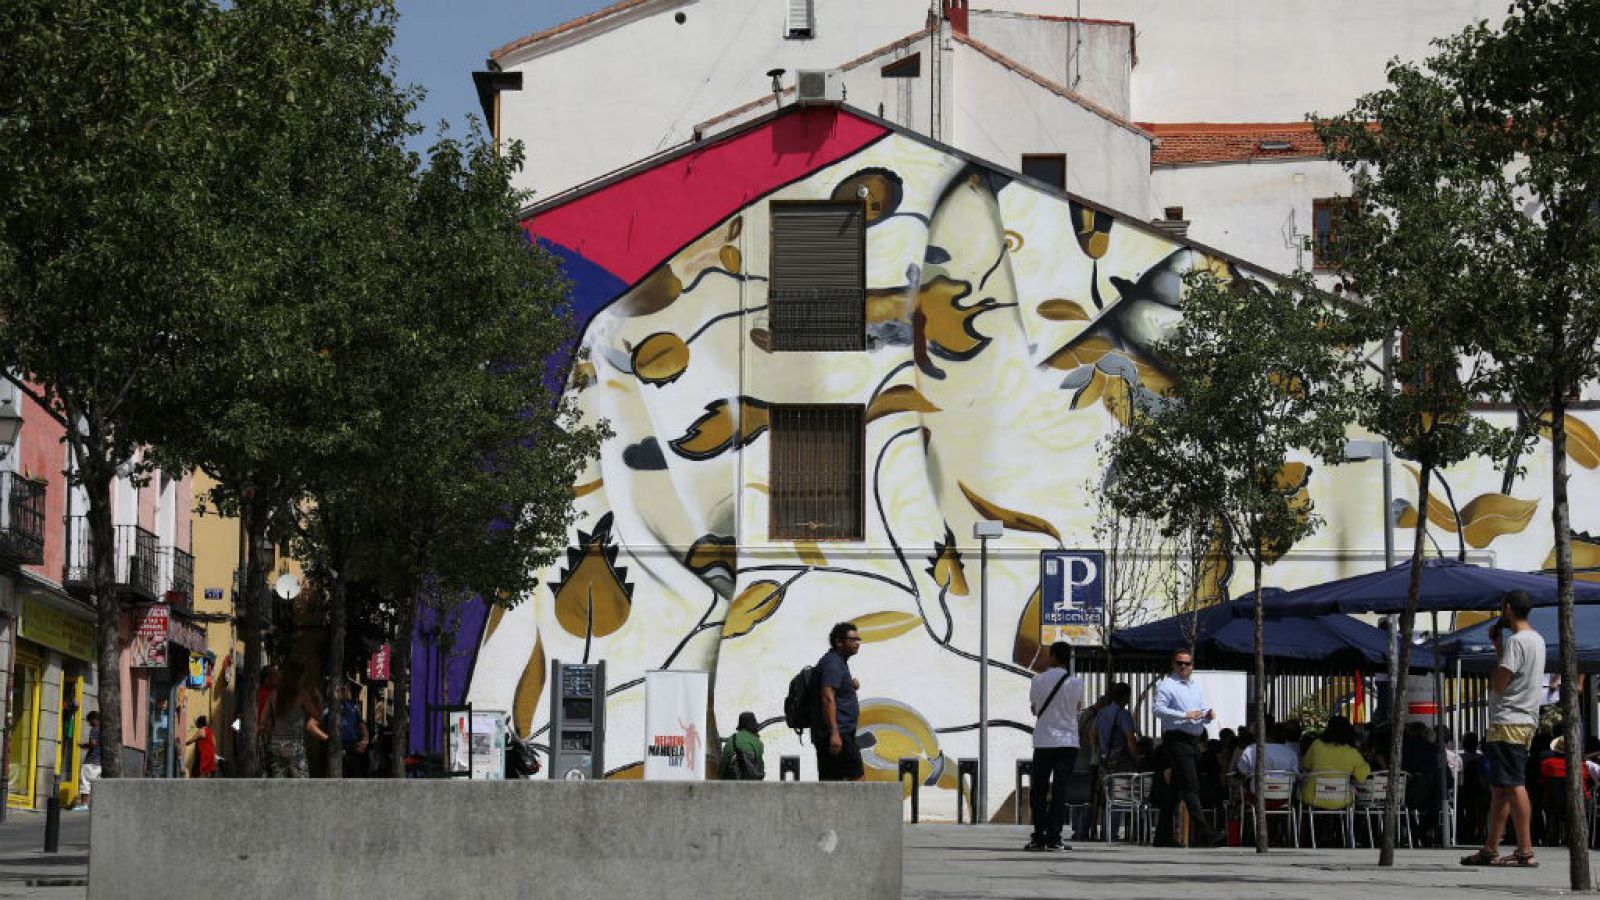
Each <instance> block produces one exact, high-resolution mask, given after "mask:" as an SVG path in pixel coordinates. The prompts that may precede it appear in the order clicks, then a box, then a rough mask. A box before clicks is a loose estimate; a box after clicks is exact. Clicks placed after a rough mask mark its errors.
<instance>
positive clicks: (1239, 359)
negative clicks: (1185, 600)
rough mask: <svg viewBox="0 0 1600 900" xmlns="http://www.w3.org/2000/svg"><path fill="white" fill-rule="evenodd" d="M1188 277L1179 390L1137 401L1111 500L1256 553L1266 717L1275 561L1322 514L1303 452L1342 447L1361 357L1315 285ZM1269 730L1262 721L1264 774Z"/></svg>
mask: <svg viewBox="0 0 1600 900" xmlns="http://www.w3.org/2000/svg"><path fill="white" fill-rule="evenodd" d="M1185 281H1186V285H1185V287H1186V290H1185V292H1184V295H1183V300H1182V313H1183V317H1182V320H1181V321H1180V322H1179V324H1178V325H1177V326H1176V327H1175V328H1174V329H1173V331H1172V333H1170V334H1169V335H1168V336H1167V337H1166V338H1165V339H1164V340H1163V341H1161V342H1160V344H1159V345H1158V347H1157V349H1156V356H1157V359H1158V361H1159V362H1160V363H1161V365H1162V366H1163V367H1164V368H1165V369H1166V370H1167V371H1168V373H1170V374H1171V375H1172V377H1173V386H1172V387H1171V388H1170V390H1169V391H1168V393H1167V394H1166V396H1165V397H1163V398H1161V399H1160V400H1159V401H1157V402H1152V403H1149V404H1147V405H1146V406H1145V407H1144V408H1142V409H1139V410H1136V418H1137V419H1138V420H1139V421H1138V425H1137V427H1133V428H1130V429H1128V430H1126V431H1124V432H1121V433H1120V434H1118V435H1116V436H1115V437H1114V438H1113V439H1112V442H1111V451H1110V465H1111V468H1112V470H1113V471H1114V472H1115V475H1116V477H1115V479H1114V480H1113V481H1112V483H1111V485H1110V487H1109V490H1108V492H1107V493H1108V500H1109V502H1111V503H1112V504H1113V505H1115V506H1117V507H1118V508H1120V509H1122V510H1124V511H1125V512H1126V513H1127V514H1129V515H1142V516H1146V517H1149V518H1151V519H1155V520H1157V521H1159V522H1162V523H1163V529H1164V531H1165V533H1167V534H1168V536H1170V537H1180V536H1182V535H1183V534H1184V532H1185V531H1189V532H1190V533H1191V534H1192V532H1193V529H1194V528H1195V527H1196V523H1203V522H1214V523H1220V538H1221V542H1222V548H1221V549H1222V551H1223V553H1224V554H1226V555H1231V556H1242V557H1244V558H1246V559H1248V560H1249V561H1250V564H1251V567H1252V571H1253V574H1254V576H1255V629H1256V633H1255V680H1254V685H1253V687H1252V696H1251V708H1252V715H1253V717H1254V719H1255V721H1256V722H1257V723H1259V724H1264V723H1265V722H1266V704H1265V692H1266V664H1265V660H1264V657H1263V653H1262V628H1263V611H1262V605H1261V587H1262V574H1263V569H1264V568H1265V567H1266V566H1267V565H1269V564H1271V563H1272V562H1274V561H1276V560H1277V559H1278V558H1279V557H1281V556H1282V555H1283V553H1285V552H1286V551H1287V550H1288V549H1289V547H1290V546H1291V545H1293V544H1294V543H1295V542H1296V541H1299V540H1302V539H1304V538H1305V537H1307V536H1309V535H1311V534H1312V533H1313V532H1314V531H1315V530H1316V528H1317V527H1318V525H1319V524H1320V519H1319V518H1318V516H1317V515H1316V513H1315V512H1314V510H1313V509H1312V504H1311V501H1310V497H1309V494H1307V493H1306V492H1305V491H1304V490H1303V488H1304V481H1305V478H1306V477H1309V472H1308V470H1307V469H1306V468H1305V467H1304V464H1303V463H1298V462H1296V461H1295V460H1294V458H1293V457H1295V456H1296V455H1299V454H1310V455H1311V456H1313V457H1317V458H1321V459H1338V458H1340V457H1341V455H1342V451H1343V444H1344V432H1345V426H1346V424H1347V422H1348V406H1349V404H1348V399H1347V388H1346V381H1347V379H1348V377H1349V373H1348V368H1349V367H1348V364H1347V362H1346V358H1345V355H1344V354H1343V353H1341V352H1340V350H1339V349H1338V348H1337V347H1336V346H1335V345H1334V342H1333V341H1332V340H1331V339H1330V338H1331V334H1330V326H1329V322H1330V318H1331V317H1332V312H1333V311H1332V310H1331V309H1330V308H1329V306H1328V304H1327V302H1326V301H1325V300H1324V299H1323V298H1322V297H1321V296H1320V295H1318V294H1317V293H1316V292H1315V291H1314V290H1312V288H1311V285H1310V284H1309V282H1308V281H1306V280H1303V279H1301V280H1294V281H1290V282H1287V283H1284V284H1281V285H1269V284H1264V283H1261V282H1256V281H1252V280H1248V279H1246V278H1244V277H1243V276H1236V277H1235V278H1233V279H1232V281H1231V282H1228V283H1224V282H1221V281H1218V280H1217V279H1216V278H1215V277H1214V276H1212V275H1210V274H1199V275H1190V276H1188V277H1187V278H1186V279H1185ZM1264 731H1265V729H1264V728H1258V729H1257V732H1258V733H1257V737H1256V760H1257V766H1256V777H1258V778H1259V777H1260V774H1261V761H1262V760H1264V759H1265V757H1266V750H1265V746H1264V745H1265V734H1264ZM1256 793H1257V799H1256V813H1257V817H1258V821H1262V822H1264V821H1265V817H1264V813H1265V809H1264V801H1263V800H1262V799H1261V796H1260V792H1259V791H1257V792H1256ZM1256 850H1257V852H1260V853H1265V852H1266V851H1267V835H1266V829H1265V828H1258V829H1257V834H1256Z"/></svg>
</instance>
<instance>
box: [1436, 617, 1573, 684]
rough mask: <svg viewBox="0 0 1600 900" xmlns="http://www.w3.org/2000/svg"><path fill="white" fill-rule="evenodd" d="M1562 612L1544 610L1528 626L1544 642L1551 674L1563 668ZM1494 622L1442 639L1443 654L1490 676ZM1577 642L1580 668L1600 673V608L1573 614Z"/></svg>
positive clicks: (1453, 633) (1459, 631) (1484, 623)
mask: <svg viewBox="0 0 1600 900" xmlns="http://www.w3.org/2000/svg"><path fill="white" fill-rule="evenodd" d="M1559 614H1560V610H1559V609H1557V608H1555V607H1548V606H1547V607H1541V608H1539V609H1536V610H1534V611H1533V614H1532V615H1530V616H1528V624H1529V625H1532V626H1533V630H1534V631H1537V632H1539V636H1540V637H1542V638H1544V647H1545V650H1544V667H1545V671H1547V672H1555V671H1558V670H1559V669H1560V668H1561V629H1560V628H1559V627H1558V626H1557V622H1556V617H1557V616H1558V615H1559ZM1493 624H1494V620H1493V619H1489V620H1487V621H1484V622H1479V623H1478V624H1476V625H1468V626H1467V627H1466V628H1462V629H1459V630H1457V631H1452V632H1451V633H1449V634H1447V635H1445V636H1444V637H1441V638H1439V654H1440V655H1441V656H1443V657H1444V658H1445V659H1447V660H1455V661H1457V662H1459V663H1461V668H1463V669H1465V670H1467V671H1469V672H1487V671H1488V670H1489V669H1491V668H1493V667H1494V662H1495V656H1494V645H1493V644H1492V643H1490V641H1489V628H1490V626H1492V625H1493ZM1572 624H1573V626H1574V627H1573V640H1574V641H1575V642H1576V643H1577V650H1578V668H1579V669H1580V670H1582V671H1585V672H1600V606H1578V607H1574V608H1573V610H1572Z"/></svg>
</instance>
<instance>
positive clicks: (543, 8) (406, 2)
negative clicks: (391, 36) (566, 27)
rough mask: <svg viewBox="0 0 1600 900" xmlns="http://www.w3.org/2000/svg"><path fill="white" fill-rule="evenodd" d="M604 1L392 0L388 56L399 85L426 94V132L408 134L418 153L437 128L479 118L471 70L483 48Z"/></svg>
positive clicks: (455, 127) (420, 115)
mask: <svg viewBox="0 0 1600 900" xmlns="http://www.w3.org/2000/svg"><path fill="white" fill-rule="evenodd" d="M609 2H610V0H397V2H396V6H397V7H398V8H399V10H400V23H399V28H398V30H397V33H396V35H395V43H394V56H395V64H396V69H397V71H398V72H399V76H400V81H401V82H402V83H410V84H417V85H421V86H422V87H423V88H425V89H426V90H427V92H428V96H427V98H426V99H425V100H424V101H423V103H422V107H421V108H420V109H419V110H418V111H417V121H419V122H421V123H422V124H423V125H424V126H425V127H426V129H427V130H426V131H425V132H424V134H423V135H421V136H419V137H417V138H414V139H413V140H412V142H411V146H412V149H414V150H417V151H419V152H420V151H422V150H425V149H426V148H427V146H428V145H429V144H431V143H432V142H433V140H434V138H435V137H437V135H438V133H439V131H438V126H439V122H440V120H441V119H442V120H445V121H447V122H448V123H449V125H450V130H451V133H452V134H457V135H460V134H464V133H465V132H466V126H467V116H468V115H469V114H471V115H476V116H478V117H479V118H482V113H481V112H480V111H479V109H478V96H477V94H476V93H474V92H473V89H472V73H473V71H475V70H478V69H482V68H483V67H484V66H483V62H484V60H485V59H487V58H488V56H489V51H490V50H493V49H494V48H496V47H498V46H500V45H501V44H505V43H509V42H511V41H513V40H516V39H517V38H519V37H522V36H523V35H525V34H529V33H531V32H534V31H539V30H540V29H543V28H548V27H550V26H551V25H555V24H558V23H560V22H565V21H567V20H568V19H573V18H576V17H578V16H581V15H584V14H586V13H591V12H594V11H595V10H597V9H599V8H601V7H602V6H606V5H607V4H608V3H609Z"/></svg>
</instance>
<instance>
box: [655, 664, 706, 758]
mask: <svg viewBox="0 0 1600 900" xmlns="http://www.w3.org/2000/svg"><path fill="white" fill-rule="evenodd" d="M710 686H711V678H710V676H709V674H708V673H706V672H673V671H665V670H662V671H654V672H646V673H644V723H645V724H644V780H645V781H704V780H705V777H706V773H705V763H706V700H707V697H708V694H709V690H710Z"/></svg>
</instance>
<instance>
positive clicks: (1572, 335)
mask: <svg viewBox="0 0 1600 900" xmlns="http://www.w3.org/2000/svg"><path fill="white" fill-rule="evenodd" d="M1438 47H1439V52H1438V54H1437V55H1436V56H1434V57H1433V58H1432V59H1430V60H1428V62H1427V64H1426V66H1422V67H1417V66H1403V65H1397V64H1395V65H1391V66H1390V68H1389V73H1388V81H1389V86H1388V87H1387V88H1386V89H1385V90H1382V91H1379V92H1376V93H1374V94H1372V95H1369V96H1367V97H1364V98H1362V99H1361V100H1360V101H1359V102H1358V104H1357V106H1356V108H1355V109H1354V110H1352V112H1351V113H1350V114H1348V115H1346V116H1344V117H1341V119H1339V120H1337V121H1335V122H1334V123H1331V124H1330V125H1329V126H1327V127H1325V128H1324V129H1323V136H1324V138H1325V139H1326V140H1329V141H1330V147H1332V148H1334V155H1335V157H1336V158H1338V159H1340V161H1341V162H1343V163H1344V164H1345V166H1346V168H1347V169H1349V170H1350V171H1351V172H1352V175H1353V178H1354V180H1355V182H1356V195H1357V197H1358V199H1360V201H1361V203H1362V209H1361V213H1360V214H1359V215H1357V216H1355V217H1353V218H1352V220H1351V221H1350V222H1349V223H1348V225H1349V226H1350V227H1352V228H1353V229H1354V234H1355V239H1354V240H1351V241H1343V240H1342V241H1341V246H1342V247H1343V248H1344V249H1343V252H1342V254H1341V258H1342V261H1343V263H1344V266H1345V268H1346V271H1347V272H1348V273H1349V275H1348V277H1350V279H1351V281H1352V284H1353V286H1354V287H1355V288H1356V289H1357V291H1358V292H1359V293H1362V294H1363V295H1365V296H1367V297H1368V298H1369V300H1370V304H1371V306H1372V307H1374V310H1375V319H1376V320H1377V323H1378V324H1379V325H1381V326H1383V327H1386V328H1389V329H1391V330H1389V331H1388V332H1387V333H1389V334H1393V333H1400V334H1403V335H1405V337H1406V341H1407V352H1405V353H1402V354H1401V364H1400V368H1399V370H1398V371H1397V372H1396V380H1397V381H1398V382H1399V383H1400V384H1401V385H1402V386H1403V388H1404V389H1403V390H1402V391H1401V392H1400V393H1399V394H1398V395H1396V397H1394V398H1393V399H1391V400H1389V401H1386V402H1382V403H1379V402H1377V401H1379V399H1380V398H1377V397H1372V398H1369V399H1371V400H1372V401H1374V402H1373V403H1369V404H1368V406H1369V408H1370V409H1373V410H1375V411H1376V412H1375V415H1381V416H1382V417H1383V418H1384V419H1386V421H1385V422H1382V423H1376V424H1374V423H1369V425H1370V426H1371V427H1373V428H1374V430H1377V431H1380V432H1381V433H1386V434H1390V435H1391V436H1392V437H1393V439H1394V440H1395V443H1396V444H1397V446H1402V445H1403V444H1404V442H1405V441H1406V440H1409V441H1410V442H1411V443H1412V446H1411V447H1410V449H1409V450H1408V451H1404V452H1407V453H1408V455H1411V456H1412V457H1413V458H1414V459H1417V460H1418V462H1419V463H1420V464H1422V466H1423V472H1424V476H1423V479H1424V481H1423V485H1424V487H1423V503H1424V504H1425V503H1426V502H1427V481H1426V478H1427V475H1426V473H1428V472H1429V471H1430V469H1437V468H1439V467H1442V466H1444V465H1448V464H1450V463H1451V462H1454V461H1456V460H1459V459H1463V458H1465V457H1466V456H1468V455H1471V454H1473V453H1487V454H1490V455H1493V456H1495V457H1498V458H1502V459H1506V460H1509V461H1508V462H1507V463H1506V484H1507V489H1509V486H1510V485H1511V484H1512V482H1513V481H1514V479H1515V477H1516V474H1517V469H1516V462H1515V460H1516V459H1517V458H1518V454H1519V452H1520V450H1521V449H1522V443H1523V439H1525V438H1526V437H1528V436H1529V433H1530V432H1533V431H1537V430H1539V428H1540V426H1541V425H1542V426H1543V429H1544V430H1545V431H1546V433H1547V434H1548V435H1549V436H1550V438H1551V450H1552V462H1553V465H1552V485H1551V495H1552V501H1553V502H1552V518H1553V524H1554V530H1555V545H1556V553H1555V556H1556V561H1557V566H1556V569H1557V576H1556V577H1557V581H1558V593H1559V597H1560V604H1561V609H1560V620H1561V624H1560V628H1561V642H1562V647H1561V650H1562V652H1561V662H1562V671H1563V673H1564V676H1565V677H1564V678H1563V682H1564V683H1563V696H1562V704H1563V709H1564V710H1565V712H1566V716H1565V721H1566V728H1567V743H1568V746H1569V747H1570V748H1571V749H1570V750H1569V759H1568V765H1569V766H1572V767H1574V769H1573V771H1576V768H1575V767H1576V766H1578V765H1581V748H1580V747H1578V744H1579V743H1581V737H1580V735H1579V733H1578V729H1579V716H1578V699H1577V695H1576V693H1575V692H1574V691H1572V690H1571V689H1570V687H1571V686H1575V685H1576V684H1577V677H1578V676H1577V661H1576V654H1575V653H1574V652H1573V651H1574V647H1573V623H1572V557H1571V519H1570V513H1569V504H1568V497H1567V460H1566V457H1567V453H1566V439H1567V435H1566V430H1567V424H1568V423H1567V415H1566V410H1567V407H1568V404H1569V402H1570V400H1571V398H1574V397H1576V396H1578V392H1579V390H1580V389H1581V387H1582V386H1583V385H1584V384H1585V383H1587V382H1590V381H1592V380H1593V379H1594V378H1595V377H1597V376H1600V304H1597V303H1596V302H1595V299H1594V295H1593V289H1592V285H1593V284H1594V283H1595V280H1596V277H1597V276H1600V222H1597V221H1596V212H1597V210H1600V149H1597V148H1596V147H1595V145H1594V142H1593V134H1594V133H1595V130H1596V128H1597V127H1600V76H1597V75H1596V74H1595V73H1596V71H1597V69H1596V68H1595V66H1596V64H1597V63H1600V3H1596V2H1593V0H1579V2H1543V0H1525V2H1517V3H1515V4H1514V5H1513V6H1512V8H1511V16H1510V17H1509V18H1508V19H1506V20H1505V22H1504V23H1503V24H1502V25H1501V26H1500V27H1499V28H1490V27H1489V26H1488V25H1486V24H1482V23H1480V24H1478V25H1475V26H1473V27H1471V28H1469V29H1467V30H1466V31H1464V32H1462V33H1461V34H1460V35H1457V36H1455V37H1452V38H1449V39H1446V40H1442V41H1440V42H1438ZM1385 315H1386V316H1387V321H1386V322H1385V321H1383V317H1384V316H1385ZM1485 395H1488V396H1489V397H1492V398H1494V399H1500V400H1504V401H1509V402H1511V403H1513V404H1514V405H1515V407H1516V409H1517V410H1518V414H1519V416H1518V417H1519V422H1520V423H1521V427H1520V428H1519V429H1515V430H1514V432H1515V433H1513V434H1510V435H1507V434H1499V435H1496V434H1492V433H1490V431H1489V430H1488V429H1487V428H1486V426H1484V425H1483V423H1481V422H1478V421H1476V420H1471V419H1469V418H1468V417H1467V416H1466V410H1467V409H1468V408H1469V406H1468V405H1469V404H1470V402H1471V401H1472V399H1474V398H1475V397H1480V396H1485ZM1429 457H1431V460H1430V459H1429ZM1423 508H1424V509H1425V508H1426V507H1425V506H1424V507H1423ZM1421 524H1423V523H1421V522H1419V526H1420V525H1421ZM1417 540H1418V548H1417V549H1416V551H1415V552H1414V555H1420V552H1421V550H1420V547H1421V540H1422V530H1421V528H1420V527H1419V530H1418V536H1417ZM1403 646H1404V644H1403ZM1569 682H1570V684H1569ZM1401 703H1402V701H1399V700H1397V702H1396V707H1397V709H1398V708H1403V707H1402V705H1401ZM1567 807H1568V808H1567V813H1568V821H1569V822H1570V823H1571V825H1572V827H1571V828H1570V829H1569V833H1568V851H1569V862H1570V876H1571V887H1572V888H1573V889H1574V890H1589V889H1592V887H1593V884H1592V879H1591V877H1590V872H1589V854H1588V849H1587V844H1588V839H1587V820H1586V818H1585V815H1584V812H1583V810H1584V805H1583V796H1582V791H1581V786H1580V785H1579V784H1578V782H1577V780H1574V783H1573V785H1572V789H1571V790H1570V791H1569V796H1568V797H1567ZM1392 815H1393V813H1392V812H1391V816H1392ZM1390 821H1391V824H1392V822H1393V819H1392V818H1391V820H1390ZM1389 831H1390V832H1391V833H1392V831H1393V828H1392V827H1391V828H1390V829H1389ZM1382 859H1383V860H1384V861H1387V860H1391V859H1392V850H1390V849H1389V848H1387V847H1386V849H1385V853H1384V856H1383V857H1382Z"/></svg>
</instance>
